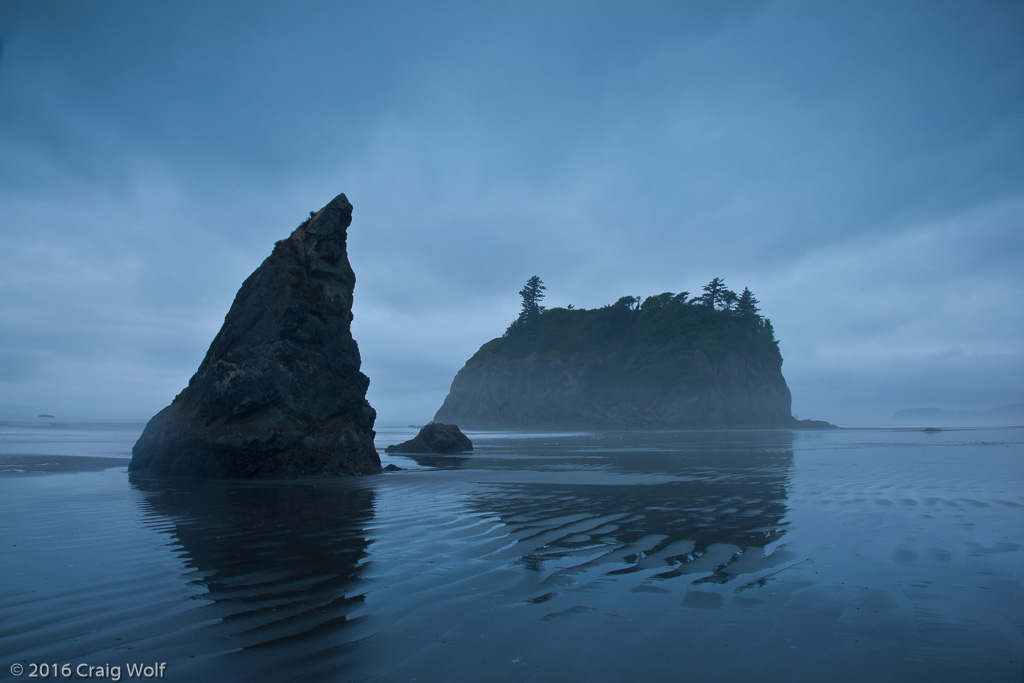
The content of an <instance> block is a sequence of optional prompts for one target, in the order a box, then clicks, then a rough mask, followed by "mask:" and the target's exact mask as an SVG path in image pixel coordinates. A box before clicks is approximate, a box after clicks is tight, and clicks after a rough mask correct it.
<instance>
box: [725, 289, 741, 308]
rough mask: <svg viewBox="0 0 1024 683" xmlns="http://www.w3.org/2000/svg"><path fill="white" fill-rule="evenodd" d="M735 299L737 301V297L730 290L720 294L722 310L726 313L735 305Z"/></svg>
mask: <svg viewBox="0 0 1024 683" xmlns="http://www.w3.org/2000/svg"><path fill="white" fill-rule="evenodd" d="M737 299H739V297H738V296H736V292H734V291H732V290H731V289H727V290H725V291H724V292H722V310H724V311H728V310H729V309H731V308H732V305H733V304H734V303H736V300H737Z"/></svg>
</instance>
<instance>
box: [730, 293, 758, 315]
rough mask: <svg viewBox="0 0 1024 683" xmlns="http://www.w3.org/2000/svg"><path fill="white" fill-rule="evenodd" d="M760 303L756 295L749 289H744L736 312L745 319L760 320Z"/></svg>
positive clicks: (737, 303)
mask: <svg viewBox="0 0 1024 683" xmlns="http://www.w3.org/2000/svg"><path fill="white" fill-rule="evenodd" d="M759 303H761V302H760V301H758V300H757V299H756V298H754V293H753V292H751V291H750V289H749V288H747V287H744V288H743V292H742V293H741V294H740V298H739V300H738V301H737V302H736V312H737V313H739V314H740V316H741V317H743V318H751V319H756V318H760V317H761V316H759V315H758V314H757V313H758V311H760V310H761V309H759V308H758V307H757V305H758V304H759Z"/></svg>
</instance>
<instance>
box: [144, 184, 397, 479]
mask: <svg viewBox="0 0 1024 683" xmlns="http://www.w3.org/2000/svg"><path fill="white" fill-rule="evenodd" d="M351 222H352V205H351V204H350V203H349V201H348V199H347V198H346V197H345V195H343V194H341V195H338V196H337V197H335V198H334V199H333V200H332V201H331V202H330V203H329V204H328V205H327V206H325V207H324V208H323V209H321V210H320V211H318V212H315V213H311V214H310V217H309V218H308V219H307V220H306V221H305V222H304V223H302V225H300V226H299V227H298V228H296V229H295V231H294V232H292V234H291V236H289V237H288V239H286V240H282V241H280V242H278V243H277V244H276V245H275V246H274V250H273V252H272V253H271V254H270V256H268V257H267V259H266V260H265V261H264V262H263V264H262V265H260V267H259V268H257V269H256V270H255V272H253V274H252V275H250V276H249V277H248V278H247V279H246V280H245V282H244V283H243V284H242V287H241V289H239V290H238V294H237V295H235V301H234V303H232V304H231V309H230V310H229V311H228V314H227V316H225V318H224V325H223V327H221V330H220V332H219V333H218V334H217V336H216V337H215V338H214V340H213V343H212V344H211V345H210V349H209V351H207V353H206V358H204V359H203V362H202V364H201V365H200V366H199V369H198V370H197V371H196V374H195V375H193V377H192V379H191V380H189V383H188V386H187V387H186V388H185V389H184V390H183V391H182V392H181V393H180V394H178V396H176V397H175V399H174V401H173V402H172V403H171V405H169V406H168V407H166V408H164V409H163V410H161V411H160V412H159V413H157V414H156V416H155V417H153V419H152V420H150V421H149V424H147V425H146V429H145V430H144V431H143V433H142V436H141V437H140V438H139V440H138V442H137V443H136V444H135V448H134V449H132V460H131V463H130V464H129V466H128V470H129V472H130V473H131V474H132V475H137V476H201V477H228V478H238V477H246V478H280V477H300V476H319V475H347V474H368V473H372V472H379V471H380V469H381V467H380V458H379V456H378V455H377V452H376V450H375V449H374V446H373V437H374V432H373V423H374V420H375V419H376V413H375V412H374V410H373V408H371V407H370V404H369V403H367V401H366V389H367V387H368V386H369V383H370V380H369V379H367V377H366V375H364V374H363V373H361V372H360V371H359V365H360V358H359V348H358V347H357V346H356V342H355V340H354V339H353V338H352V333H351V331H350V327H351V322H352V292H353V289H354V287H355V274H354V273H353V272H352V267H351V266H350V265H349V261H348V254H347V252H346V246H345V245H346V237H347V230H348V227H349V225H350V224H351Z"/></svg>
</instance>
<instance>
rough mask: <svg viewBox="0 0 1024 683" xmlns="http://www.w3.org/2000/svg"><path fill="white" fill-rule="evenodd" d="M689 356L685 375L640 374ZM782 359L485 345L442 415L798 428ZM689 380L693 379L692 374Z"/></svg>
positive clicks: (563, 424)
mask: <svg viewBox="0 0 1024 683" xmlns="http://www.w3.org/2000/svg"><path fill="white" fill-rule="evenodd" d="M642 355H646V357H645V358H643V360H642V361H640V362H642V363H644V364H645V365H647V366H649V367H656V366H657V365H659V364H663V363H665V362H676V359H678V358H680V357H686V358H687V361H688V364H689V368H692V369H689V368H688V373H687V376H684V377H682V378H680V379H676V378H675V377H673V376H672V375H670V374H669V373H664V374H662V375H661V376H656V375H655V376H647V377H644V376H641V375H640V374H639V373H638V372H636V371H635V369H634V368H635V367H636V366H637V365H638V364H639V363H638V358H639V357H640V356H642ZM781 366H782V360H781V358H778V359H775V358H771V357H769V358H767V359H766V358H765V357H764V356H763V355H761V354H758V353H740V352H736V351H729V352H726V353H721V354H709V353H705V351H704V350H703V349H701V348H694V347H693V346H692V345H689V344H685V343H683V344H680V347H679V348H672V349H667V350H655V351H654V352H651V353H649V354H648V353H647V349H644V348H642V347H640V346H639V345H638V347H637V349H636V350H635V351H632V350H630V351H627V352H626V353H622V352H618V351H607V352H605V351H599V350H596V351H566V352H563V351H560V350H546V351H535V352H531V353H528V354H526V355H523V356H520V357H509V356H508V355H505V354H502V353H500V352H499V351H492V350H491V349H489V348H488V347H487V345H485V346H484V348H482V349H481V350H480V351H479V352H477V354H476V355H474V356H473V357H472V358H471V359H470V360H469V361H468V362H467V363H466V365H465V366H464V367H463V368H462V369H461V370H460V371H459V373H458V374H457V375H456V376H455V379H454V381H453V382H452V386H451V390H450V392H449V393H448V396H447V397H446V398H445V401H444V405H442V406H441V408H440V409H439V410H438V411H437V414H436V415H435V416H434V419H435V420H438V421H450V422H458V423H459V424H462V425H465V426H467V427H470V428H473V429H521V428H529V429H562V428H581V429H685V428H723V427H724V428H736V427H791V426H793V422H794V420H793V417H792V414H791V413H790V404H791V397H790V392H789V387H787V386H786V380H785V379H784V378H783V376H782V367H781ZM690 377H693V378H696V379H690Z"/></svg>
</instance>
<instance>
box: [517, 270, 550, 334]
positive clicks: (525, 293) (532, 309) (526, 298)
mask: <svg viewBox="0 0 1024 683" xmlns="http://www.w3.org/2000/svg"><path fill="white" fill-rule="evenodd" d="M546 289H547V287H545V286H544V282H543V281H542V280H541V279H540V278H539V277H537V276H536V275H534V276H533V277H531V278H530V279H529V280H527V281H526V286H525V287H523V288H522V289H521V290H519V296H521V297H523V308H522V310H521V311H520V312H519V318H518V319H517V320H516V322H519V323H525V322H528V321H530V320H533V319H534V318H536V317H537V316H539V315H540V314H541V311H543V310H544V307H543V306H541V305H540V302H541V300H542V299H543V298H544V290H546Z"/></svg>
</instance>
